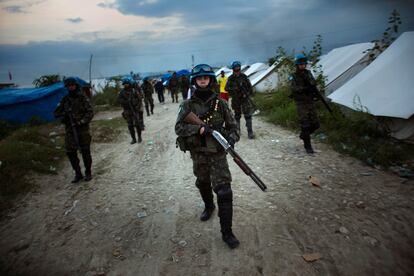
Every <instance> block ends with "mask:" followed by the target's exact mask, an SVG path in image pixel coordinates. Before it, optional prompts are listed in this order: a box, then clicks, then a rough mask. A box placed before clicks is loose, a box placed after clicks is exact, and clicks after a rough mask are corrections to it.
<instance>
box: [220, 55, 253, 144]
mask: <svg viewBox="0 0 414 276" xmlns="http://www.w3.org/2000/svg"><path fill="white" fill-rule="evenodd" d="M231 68H232V69H233V74H232V75H231V76H230V77H229V78H228V80H227V84H226V87H225V90H226V91H228V92H229V93H230V96H231V97H232V100H231V107H232V108H233V110H234V116H235V117H236V121H237V124H238V126H239V130H240V118H241V114H242V113H243V114H244V119H245V120H246V128H247V137H248V138H249V139H253V138H254V133H253V123H252V115H253V112H254V106H253V103H252V100H251V99H250V96H251V95H252V94H253V88H252V85H251V83H250V81H249V79H248V78H247V76H246V75H245V74H243V73H242V72H241V63H240V62H239V61H234V62H233V63H232V65H231Z"/></svg>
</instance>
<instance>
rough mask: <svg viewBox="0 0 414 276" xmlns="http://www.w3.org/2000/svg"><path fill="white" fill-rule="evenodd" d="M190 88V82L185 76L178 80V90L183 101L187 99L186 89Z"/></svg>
mask: <svg viewBox="0 0 414 276" xmlns="http://www.w3.org/2000/svg"><path fill="white" fill-rule="evenodd" d="M189 88H190V80H189V79H188V78H187V77H186V76H182V77H181V78H180V89H181V95H182V96H183V100H186V99H187V94H188V89H189Z"/></svg>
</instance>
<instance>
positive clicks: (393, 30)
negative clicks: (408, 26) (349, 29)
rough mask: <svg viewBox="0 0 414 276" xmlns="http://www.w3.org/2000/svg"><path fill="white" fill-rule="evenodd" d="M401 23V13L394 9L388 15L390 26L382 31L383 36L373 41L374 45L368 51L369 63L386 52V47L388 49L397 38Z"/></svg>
mask: <svg viewBox="0 0 414 276" xmlns="http://www.w3.org/2000/svg"><path fill="white" fill-rule="evenodd" d="M401 23H402V21H401V17H400V13H399V12H398V11H397V10H393V11H392V12H391V15H390V17H388V24H389V26H388V28H387V29H385V31H384V32H383V33H382V38H381V39H375V40H373V41H371V42H372V43H374V47H372V48H371V49H369V50H367V51H366V52H367V53H368V62H369V63H371V62H373V61H374V60H375V58H376V57H377V56H378V55H379V54H381V53H382V52H384V51H385V49H387V48H388V47H389V46H390V45H391V43H393V42H394V40H395V39H396V38H397V34H398V29H399V26H400V25H401Z"/></svg>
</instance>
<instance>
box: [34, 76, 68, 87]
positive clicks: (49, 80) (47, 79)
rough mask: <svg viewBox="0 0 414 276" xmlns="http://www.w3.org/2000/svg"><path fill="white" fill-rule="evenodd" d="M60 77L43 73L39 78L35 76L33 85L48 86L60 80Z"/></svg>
mask: <svg viewBox="0 0 414 276" xmlns="http://www.w3.org/2000/svg"><path fill="white" fill-rule="evenodd" d="M61 81H62V80H61V78H60V76H59V75H44V76H41V77H40V78H37V79H35V80H34V81H33V85H34V86H35V87H45V86H49V85H52V84H55V83H58V82H61Z"/></svg>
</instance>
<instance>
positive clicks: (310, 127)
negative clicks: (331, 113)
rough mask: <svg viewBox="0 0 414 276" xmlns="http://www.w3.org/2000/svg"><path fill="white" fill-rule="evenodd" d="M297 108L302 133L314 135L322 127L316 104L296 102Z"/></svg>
mask: <svg viewBox="0 0 414 276" xmlns="http://www.w3.org/2000/svg"><path fill="white" fill-rule="evenodd" d="M296 108H297V112H298V118H299V124H300V127H301V129H302V132H303V133H306V134H312V133H313V132H314V131H315V130H317V129H318V128H319V126H320V125H319V120H318V114H317V113H316V107H315V104H314V102H309V103H301V102H296Z"/></svg>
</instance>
